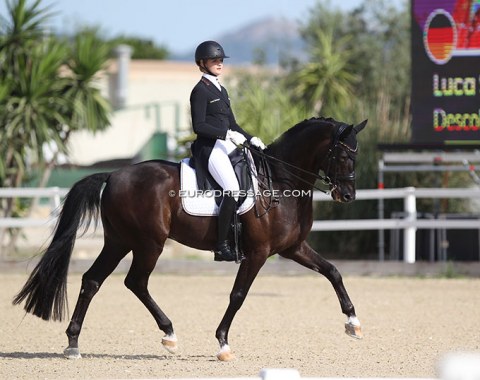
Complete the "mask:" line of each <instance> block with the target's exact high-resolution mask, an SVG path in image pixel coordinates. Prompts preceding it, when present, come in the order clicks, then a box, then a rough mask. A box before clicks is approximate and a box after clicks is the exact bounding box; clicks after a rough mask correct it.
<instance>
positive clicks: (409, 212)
mask: <svg viewBox="0 0 480 380" xmlns="http://www.w3.org/2000/svg"><path fill="white" fill-rule="evenodd" d="M68 190H69V189H67V188H59V187H49V188H0V198H46V199H48V200H49V204H50V208H51V215H53V216H54V217H49V218H47V219H40V218H31V217H27V218H0V228H25V227H49V226H53V225H54V224H55V222H56V215H58V212H59V206H60V205H61V200H62V199H63V197H65V195H66V194H67V192H68ZM419 198H429V199H446V198H463V199H480V189H479V188H453V189H444V188H414V187H406V188H398V189H371V190H370V189H368V190H357V193H356V199H357V201H361V200H377V201H378V200H385V199H403V201H404V210H403V215H404V217H402V218H388V219H382V218H377V219H346V220H315V221H314V222H313V226H312V231H353V230H379V231H382V230H403V239H404V240H403V243H404V244H403V257H404V261H405V262H407V263H414V262H415V259H416V252H415V243H416V230H417V229H419V228H421V229H439V228H442V229H480V221H479V220H474V219H418V218H417V207H416V202H417V199H419ZM313 200H314V201H316V202H321V201H331V200H332V199H331V197H330V196H329V195H326V194H324V193H322V192H319V191H315V192H314V193H313Z"/></svg>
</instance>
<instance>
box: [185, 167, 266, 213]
mask: <svg viewBox="0 0 480 380" xmlns="http://www.w3.org/2000/svg"><path fill="white" fill-rule="evenodd" d="M189 161H190V159H189V158H185V159H183V160H182V161H181V162H180V189H181V190H180V194H179V195H180V197H181V198H182V206H183V209H184V210H185V212H186V213H187V214H190V215H195V216H214V215H218V209H219V207H218V206H217V203H216V202H215V195H217V194H215V192H214V191H211V192H203V191H199V190H198V186H197V176H196V173H195V170H194V169H193V168H192V167H191V166H190V165H189V164H188V163H189ZM252 166H253V168H252V169H253V170H254V171H255V165H252ZM252 182H253V189H250V190H249V191H248V193H247V194H248V196H247V198H246V199H245V201H244V202H243V203H242V204H241V206H240V207H239V208H238V210H237V213H238V214H239V215H242V214H244V213H246V212H247V211H249V210H250V209H251V208H252V207H253V205H254V204H255V194H256V193H257V188H258V184H257V180H256V178H255V176H254V178H252Z"/></svg>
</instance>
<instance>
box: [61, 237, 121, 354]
mask: <svg viewBox="0 0 480 380" xmlns="http://www.w3.org/2000/svg"><path fill="white" fill-rule="evenodd" d="M129 251H130V249H128V248H126V247H122V246H118V245H116V244H113V243H112V242H107V241H106V242H105V245H104V247H103V249H102V252H101V253H100V255H99V256H98V257H97V259H96V260H95V262H94V263H93V264H92V266H91V267H90V269H89V270H88V271H87V272H85V273H84V275H83V277H82V287H81V289H80V295H79V296H78V300H77V304H76V306H75V310H74V312H73V316H72V319H71V320H70V324H69V325H68V328H67V331H66V334H67V337H68V347H67V348H66V349H65V350H64V355H65V357H67V358H68V359H79V358H80V357H81V355H80V351H79V349H78V337H79V335H80V331H81V329H82V324H83V320H84V319H85V315H86V313H87V309H88V306H89V305H90V301H91V300H92V298H93V296H94V295H95V294H96V293H97V292H98V290H99V289H100V286H101V285H102V283H103V282H104V281H105V279H106V278H107V277H108V276H109V275H110V274H111V273H112V272H113V270H114V269H115V268H116V267H117V265H118V263H119V262H120V260H122V258H124V257H125V255H126V254H127V253H128V252H129Z"/></svg>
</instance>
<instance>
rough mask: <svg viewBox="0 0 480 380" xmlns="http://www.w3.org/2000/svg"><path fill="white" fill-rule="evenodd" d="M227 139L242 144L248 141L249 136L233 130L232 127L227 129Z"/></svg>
mask: <svg viewBox="0 0 480 380" xmlns="http://www.w3.org/2000/svg"><path fill="white" fill-rule="evenodd" d="M225 140H230V141H231V142H233V143H234V144H235V145H242V144H243V143H244V142H245V141H247V138H246V137H245V136H244V135H242V134H241V133H240V132H237V131H232V130H231V129H229V130H228V131H227V136H226V137H225Z"/></svg>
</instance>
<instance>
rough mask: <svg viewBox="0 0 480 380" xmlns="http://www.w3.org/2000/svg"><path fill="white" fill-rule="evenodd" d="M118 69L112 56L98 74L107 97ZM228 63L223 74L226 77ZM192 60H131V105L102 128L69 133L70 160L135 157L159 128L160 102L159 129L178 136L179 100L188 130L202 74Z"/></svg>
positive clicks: (181, 122) (182, 124)
mask: <svg viewBox="0 0 480 380" xmlns="http://www.w3.org/2000/svg"><path fill="white" fill-rule="evenodd" d="M116 72H117V67H116V62H115V61H113V62H112V63H111V65H110V66H109V68H108V69H107V71H106V73H104V74H103V75H102V76H101V77H100V79H99V86H100V88H101V90H102V93H103V94H104V96H107V97H108V96H109V81H112V80H114V77H115V75H116ZM228 72H229V70H228V68H226V70H225V76H228ZM200 75H201V73H200V71H199V70H198V68H197V66H196V65H195V63H194V62H191V63H190V62H175V61H149V60H133V61H131V62H130V65H129V74H128V96H127V106H126V107H125V108H124V109H122V110H118V111H115V112H114V115H113V117H112V119H111V122H112V125H111V127H109V128H108V129H107V130H106V131H104V132H98V133H97V134H95V135H93V134H91V133H86V132H79V133H76V134H74V135H72V137H71V142H70V151H71V154H70V162H72V163H74V164H80V165H90V164H93V163H95V162H98V161H104V160H110V159H115V158H126V157H133V156H134V155H135V154H136V153H137V152H138V151H139V150H140V149H141V148H142V146H143V145H144V144H145V143H146V142H147V141H148V139H149V138H150V136H151V135H152V133H153V132H155V130H156V128H157V125H156V124H157V121H156V117H155V109H154V107H150V108H149V111H150V112H149V114H147V112H146V106H147V105H152V104H160V105H161V108H160V109H161V117H160V129H161V131H162V132H167V133H168V134H169V136H170V137H171V138H172V139H173V138H174V137H175V132H176V131H175V122H174V118H175V109H174V107H173V104H178V105H179V126H180V128H181V129H182V130H185V131H190V125H191V123H190V105H189V99H190V92H191V90H192V88H193V86H194V85H195V84H196V83H197V82H198V80H199V79H200Z"/></svg>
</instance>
